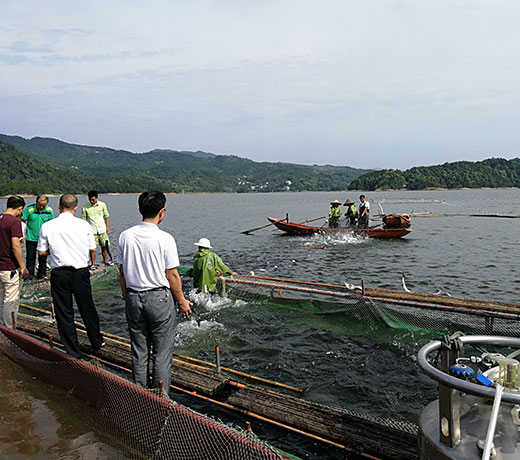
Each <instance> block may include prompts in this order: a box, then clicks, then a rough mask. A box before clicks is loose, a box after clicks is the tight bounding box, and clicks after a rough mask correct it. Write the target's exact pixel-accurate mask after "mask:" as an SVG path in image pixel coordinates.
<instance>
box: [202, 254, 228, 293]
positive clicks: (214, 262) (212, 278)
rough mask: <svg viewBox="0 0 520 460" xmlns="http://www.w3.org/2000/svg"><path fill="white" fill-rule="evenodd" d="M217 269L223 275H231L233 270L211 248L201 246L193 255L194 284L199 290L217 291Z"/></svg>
mask: <svg viewBox="0 0 520 460" xmlns="http://www.w3.org/2000/svg"><path fill="white" fill-rule="evenodd" d="M217 270H218V271H219V272H220V273H222V274H223V275H231V273H233V272H232V270H230V268H229V267H228V266H227V265H226V264H225V263H224V262H222V259H221V258H220V257H219V256H217V255H216V254H215V253H214V252H211V251H210V250H209V249H206V248H200V249H199V251H198V252H197V254H195V255H194V256H193V286H194V287H195V288H196V289H198V290H199V291H204V287H207V289H208V291H209V292H211V293H214V292H216V291H217Z"/></svg>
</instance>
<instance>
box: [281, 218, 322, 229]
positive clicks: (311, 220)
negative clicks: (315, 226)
mask: <svg viewBox="0 0 520 460" xmlns="http://www.w3.org/2000/svg"><path fill="white" fill-rule="evenodd" d="M326 218H327V216H321V217H316V218H315V219H310V220H308V219H306V220H304V221H303V222H298V225H305V224H308V223H309V222H314V221H316V220H320V219H326ZM324 225H325V224H324ZM276 230H278V229H277V228H275V229H274V230H273V232H276Z"/></svg>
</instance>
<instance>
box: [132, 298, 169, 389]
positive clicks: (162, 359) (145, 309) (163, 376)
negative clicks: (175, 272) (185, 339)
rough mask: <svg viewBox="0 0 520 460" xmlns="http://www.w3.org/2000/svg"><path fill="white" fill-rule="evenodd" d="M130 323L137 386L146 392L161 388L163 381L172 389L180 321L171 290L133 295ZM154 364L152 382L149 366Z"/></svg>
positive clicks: (165, 385) (133, 368) (166, 387)
mask: <svg viewBox="0 0 520 460" xmlns="http://www.w3.org/2000/svg"><path fill="white" fill-rule="evenodd" d="M126 321H127V323H128V332H129V334H130V340H131V342H132V374H133V378H134V382H135V383H137V384H138V385H141V386H143V387H145V388H147V387H151V388H157V387H158V386H159V382H160V381H162V382H163V385H164V390H165V391H166V392H168V391H169V389H170V380H171V367H172V353H173V342H174V340H175V327H176V325H177V324H176V323H177V318H176V314H175V304H174V302H173V297H172V293H171V291H170V290H169V289H166V288H164V289H160V290H153V291H143V292H133V291H128V292H127V296H126ZM150 352H151V361H152V381H151V383H150V381H149V377H148V366H149V360H150Z"/></svg>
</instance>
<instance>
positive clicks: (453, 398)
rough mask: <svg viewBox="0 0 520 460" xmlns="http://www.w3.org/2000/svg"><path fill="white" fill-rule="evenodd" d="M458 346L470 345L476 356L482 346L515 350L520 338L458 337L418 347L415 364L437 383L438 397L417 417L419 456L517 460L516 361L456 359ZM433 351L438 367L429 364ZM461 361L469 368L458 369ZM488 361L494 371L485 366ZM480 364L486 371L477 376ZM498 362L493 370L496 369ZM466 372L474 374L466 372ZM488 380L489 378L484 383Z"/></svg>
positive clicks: (519, 404) (519, 400)
mask: <svg viewBox="0 0 520 460" xmlns="http://www.w3.org/2000/svg"><path fill="white" fill-rule="evenodd" d="M464 345H470V346H472V347H474V348H476V349H477V350H479V351H480V352H482V346H493V347H513V348H520V339H518V338H509V337H496V336H466V337H464V336H463V337H458V338H456V339H455V340H452V341H451V343H448V344H446V343H443V342H441V341H433V342H430V343H429V344H427V345H425V346H424V347H423V348H421V350H420V351H419V354H418V363H419V366H420V368H421V369H422V370H423V372H424V373H425V374H426V375H428V376H429V377H431V378H432V379H433V380H435V381H437V382H438V383H439V399H438V400H437V401H434V402H433V403H431V404H429V405H428V406H427V407H426V408H425V409H424V410H423V412H422V414H421V418H420V426H419V451H420V458H421V460H477V459H478V460H480V459H482V460H488V459H493V460H513V459H515V460H518V459H520V392H519V391H518V390H519V388H518V385H519V383H520V371H519V368H520V366H519V363H518V362H517V361H515V360H513V359H508V358H506V357H504V356H502V355H500V354H497V353H487V352H485V351H484V353H482V354H481V355H480V356H473V357H471V358H460V351H461V350H462V348H463V346H464ZM434 353H440V356H441V365H440V369H438V368H436V367H435V366H433V365H432V364H430V361H429V359H430V358H431V355H433V354H434ZM515 354H516V353H515ZM489 358H491V359H489ZM463 361H467V362H468V363H469V366H466V365H465V364H462V365H461V364H460V363H461V362H463ZM493 361H494V364H495V366H494V367H492V366H493V365H492V364H489V363H490V362H493ZM486 362H487V367H488V370H487V371H484V372H481V371H482V369H483V368H485V367H486ZM498 363H499V366H496V364H498ZM450 368H451V369H450ZM468 368H470V369H473V370H474V372H471V371H467V370H468ZM492 375H493V377H491V376H492ZM488 376H490V377H491V378H490V379H488ZM497 377H498V378H497ZM492 380H496V382H495V383H493V381H492ZM486 385H489V386H486ZM492 386H494V388H493V387H492ZM504 388H505V389H504Z"/></svg>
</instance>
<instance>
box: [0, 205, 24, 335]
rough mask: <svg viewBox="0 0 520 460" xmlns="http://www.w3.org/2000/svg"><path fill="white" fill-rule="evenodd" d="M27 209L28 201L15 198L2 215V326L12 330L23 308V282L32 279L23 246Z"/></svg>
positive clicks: (0, 217)
mask: <svg viewBox="0 0 520 460" xmlns="http://www.w3.org/2000/svg"><path fill="white" fill-rule="evenodd" d="M24 207H25V200H24V199H23V198H22V197H21V196H18V195H14V196H11V197H9V198H8V199H7V209H6V210H5V212H4V213H3V214H0V324H2V325H3V326H6V327H9V328H11V329H12V328H13V321H12V314H13V313H14V315H15V318H16V315H17V314H18V307H19V306H20V288H21V284H22V280H23V279H26V278H28V277H29V271H28V270H27V268H26V267H25V263H24V260H23V254H22V246H21V245H20V238H22V237H23V233H22V222H21V221H20V217H21V215H22V213H23V208H24Z"/></svg>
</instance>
